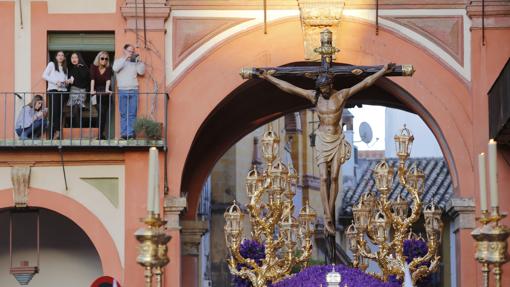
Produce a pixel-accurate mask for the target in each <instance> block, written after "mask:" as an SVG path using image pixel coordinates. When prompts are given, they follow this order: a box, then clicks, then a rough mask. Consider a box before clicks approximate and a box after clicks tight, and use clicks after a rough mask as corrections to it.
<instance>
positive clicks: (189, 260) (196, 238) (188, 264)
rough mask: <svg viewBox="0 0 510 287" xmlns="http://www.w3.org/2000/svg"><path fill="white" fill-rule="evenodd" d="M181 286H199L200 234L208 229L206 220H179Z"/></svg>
mask: <svg viewBox="0 0 510 287" xmlns="http://www.w3.org/2000/svg"><path fill="white" fill-rule="evenodd" d="M181 224H182V229H181V242H182V247H181V248H182V272H183V274H182V286H187V287H188V286H189V287H199V280H200V277H201V276H200V274H199V267H198V264H199V256H200V242H201V239H202V235H204V234H205V233H206V232H207V230H208V224H207V222H206V221H199V220H183V221H181Z"/></svg>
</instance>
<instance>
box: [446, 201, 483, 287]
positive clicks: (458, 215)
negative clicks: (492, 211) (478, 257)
mask: <svg viewBox="0 0 510 287" xmlns="http://www.w3.org/2000/svg"><path fill="white" fill-rule="evenodd" d="M445 210H446V212H447V214H448V215H449V216H450V218H452V220H453V224H452V229H453V230H450V232H451V234H452V236H453V238H450V244H454V248H453V249H451V251H450V255H451V256H452V258H450V262H451V264H452V265H453V266H455V270H452V275H451V276H452V277H453V278H456V279H455V281H454V282H457V286H467V285H468V284H467V281H466V279H465V278H463V276H462V274H463V272H465V271H467V270H469V272H477V270H479V269H478V268H477V264H476V263H475V262H474V256H475V247H474V243H473V239H472V238H471V231H472V229H474V228H475V225H476V224H475V223H476V222H475V202H474V200H473V199H472V198H458V197H454V198H452V199H451V200H450V201H449V202H448V203H447V205H446V208H445ZM465 258H471V260H472V261H467V260H465ZM463 259H464V260H463ZM468 286H479V285H476V284H472V285H471V284H469V285H468Z"/></svg>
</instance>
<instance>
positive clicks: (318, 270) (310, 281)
mask: <svg viewBox="0 0 510 287" xmlns="http://www.w3.org/2000/svg"><path fill="white" fill-rule="evenodd" d="M334 267H335V271H336V272H338V273H340V275H341V276H342V282H341V283H340V286H344V285H345V284H347V286H349V287H400V286H401V284H399V283H397V282H382V281H380V280H379V279H376V278H374V277H372V276H370V275H368V274H366V273H365V272H363V271H361V270H360V269H357V268H351V267H347V266H344V265H335V266H334ZM332 270H333V266H332V265H315V266H310V267H308V268H305V269H303V270H302V271H301V272H299V273H296V274H294V275H292V276H291V277H289V278H287V279H284V280H282V281H279V282H277V283H274V284H272V285H271V287H320V286H321V284H322V286H323V287H325V286H328V285H327V282H326V275H327V274H328V273H329V272H331V271H332Z"/></svg>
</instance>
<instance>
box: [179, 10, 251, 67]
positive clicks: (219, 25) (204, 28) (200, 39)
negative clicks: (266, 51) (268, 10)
mask: <svg viewBox="0 0 510 287" xmlns="http://www.w3.org/2000/svg"><path fill="white" fill-rule="evenodd" d="M249 20H252V18H227V17H173V18H172V21H173V22H172V27H173V28H172V30H173V33H172V66H173V68H174V69H175V68H176V67H177V66H178V65H179V64H180V63H181V62H182V61H183V60H184V59H186V57H188V56H189V55H190V54H191V53H193V52H194V51H195V50H196V49H198V48H199V47H200V46H202V45H203V44H204V43H205V42H207V41H209V40H210V39H212V38H213V37H215V36H216V35H218V34H219V33H221V32H223V31H225V30H227V29H229V28H232V27H234V26H236V25H239V24H241V23H243V22H246V21H249Z"/></svg>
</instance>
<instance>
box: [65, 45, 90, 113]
mask: <svg viewBox="0 0 510 287" xmlns="http://www.w3.org/2000/svg"><path fill="white" fill-rule="evenodd" d="M89 74H90V72H89V68H88V67H87V65H85V61H83V58H82V56H81V54H80V53H79V52H73V53H72V54H71V65H70V67H69V84H70V85H71V88H70V89H69V100H68V101H67V105H68V106H70V107H71V113H72V117H71V118H72V119H74V120H76V121H78V120H79V119H80V117H81V112H82V109H83V108H85V107H86V106H85V98H86V96H87V94H86V93H87V88H88V87H89V83H90V76H89Z"/></svg>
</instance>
